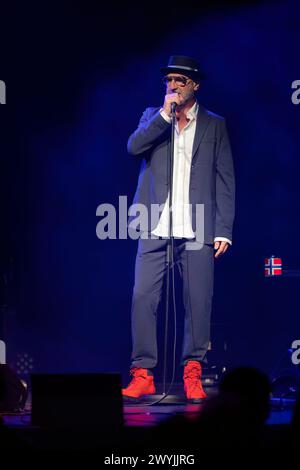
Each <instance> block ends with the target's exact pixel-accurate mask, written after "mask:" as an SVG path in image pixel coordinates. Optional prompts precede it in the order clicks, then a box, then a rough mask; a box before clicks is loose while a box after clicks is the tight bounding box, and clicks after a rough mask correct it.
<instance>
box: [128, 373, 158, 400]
mask: <svg viewBox="0 0 300 470" xmlns="http://www.w3.org/2000/svg"><path fill="white" fill-rule="evenodd" d="M130 374H131V375H132V377H133V378H132V380H131V382H130V384H129V385H128V387H126V388H123V389H122V395H123V397H124V398H127V399H132V400H138V399H139V398H141V397H142V396H143V395H151V394H152V393H155V385H154V377H153V375H148V370H147V369H142V368H141V367H134V368H132V369H130Z"/></svg>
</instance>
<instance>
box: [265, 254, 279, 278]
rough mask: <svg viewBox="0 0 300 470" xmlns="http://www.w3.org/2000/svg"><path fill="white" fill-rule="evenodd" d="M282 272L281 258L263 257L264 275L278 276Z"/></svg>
mask: <svg viewBox="0 0 300 470" xmlns="http://www.w3.org/2000/svg"><path fill="white" fill-rule="evenodd" d="M281 274H282V260H281V258H275V257H274V256H271V258H266V259H265V276H280V275H281Z"/></svg>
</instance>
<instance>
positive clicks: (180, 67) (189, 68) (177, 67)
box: [166, 65, 199, 72]
mask: <svg viewBox="0 0 300 470" xmlns="http://www.w3.org/2000/svg"><path fill="white" fill-rule="evenodd" d="M166 68H167V69H171V68H173V69H184V70H189V71H190V72H199V70H198V69H192V68H191V67H186V66H185V65H168V67H166Z"/></svg>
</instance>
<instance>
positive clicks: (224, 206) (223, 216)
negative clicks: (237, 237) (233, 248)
mask: <svg viewBox="0 0 300 470" xmlns="http://www.w3.org/2000/svg"><path fill="white" fill-rule="evenodd" d="M234 215H235V177H234V167H233V159H232V154H231V147H230V142H229V137H228V133H227V128H226V123H225V120H224V119H222V121H221V124H220V140H219V145H218V149H217V159H216V227H215V236H216V237H225V238H228V239H229V240H232V227H233V221H234Z"/></svg>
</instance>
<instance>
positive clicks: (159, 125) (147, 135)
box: [127, 108, 170, 155]
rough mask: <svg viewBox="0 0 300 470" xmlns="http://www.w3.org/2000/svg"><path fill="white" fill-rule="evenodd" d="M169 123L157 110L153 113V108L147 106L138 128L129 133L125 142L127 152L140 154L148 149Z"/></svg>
mask: <svg viewBox="0 0 300 470" xmlns="http://www.w3.org/2000/svg"><path fill="white" fill-rule="evenodd" d="M169 127H170V124H169V123H168V122H167V121H166V120H165V119H164V118H163V117H162V116H161V114H160V112H159V110H158V111H157V112H155V113H154V114H153V108H147V109H146V110H145V111H144V113H143V115H142V117H141V119H140V122H139V125H138V128H137V129H136V130H135V131H134V132H133V134H131V136H130V137H129V139H128V143H127V150H128V153H130V154H131V155H140V154H142V153H144V152H146V151H147V150H149V149H150V148H151V147H152V146H153V145H155V143H156V142H157V140H158V139H159V138H160V137H161V136H162V134H163V133H164V132H166V130H167V129H168V128H169Z"/></svg>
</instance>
